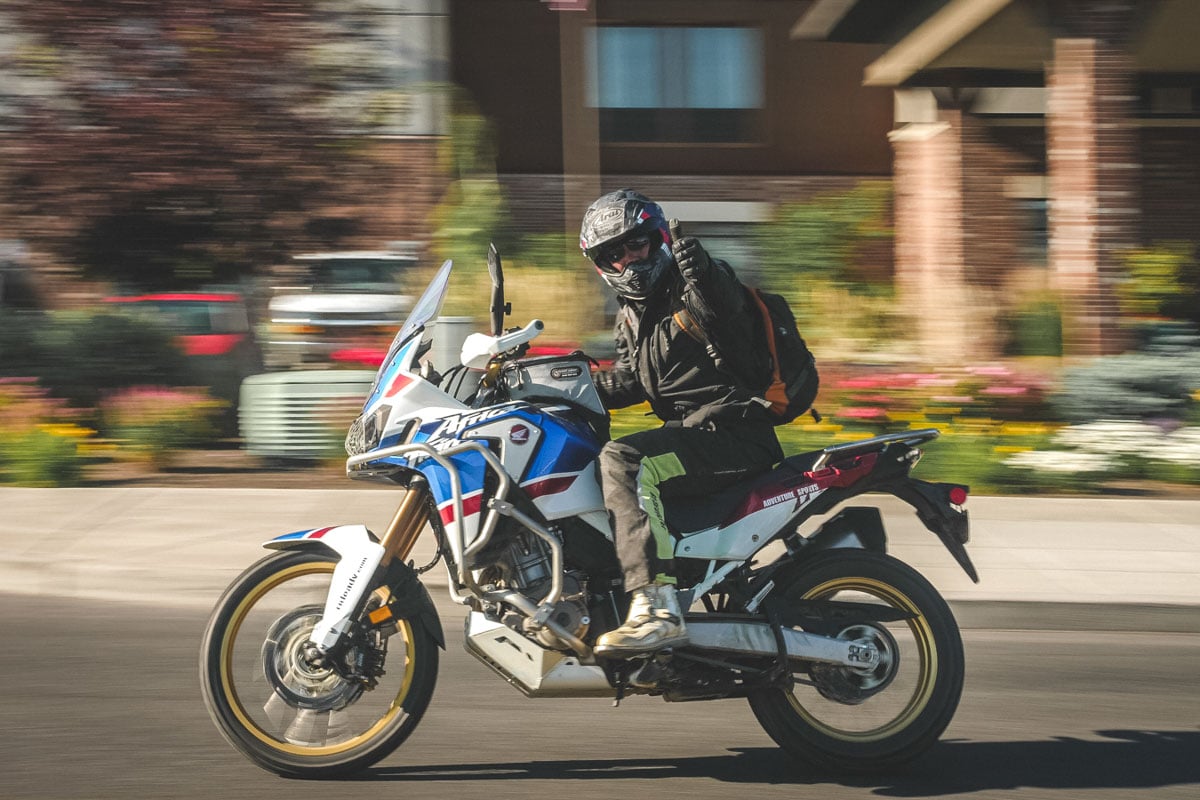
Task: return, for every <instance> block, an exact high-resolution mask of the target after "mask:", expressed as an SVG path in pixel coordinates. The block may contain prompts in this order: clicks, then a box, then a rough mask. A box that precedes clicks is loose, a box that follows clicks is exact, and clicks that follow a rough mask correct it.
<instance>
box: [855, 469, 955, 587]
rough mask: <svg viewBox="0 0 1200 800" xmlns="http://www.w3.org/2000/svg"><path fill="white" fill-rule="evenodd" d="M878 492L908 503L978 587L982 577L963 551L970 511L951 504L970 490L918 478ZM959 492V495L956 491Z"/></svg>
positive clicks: (902, 481)
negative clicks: (953, 499)
mask: <svg viewBox="0 0 1200 800" xmlns="http://www.w3.org/2000/svg"><path fill="white" fill-rule="evenodd" d="M877 490H883V491H888V492H891V493H892V494H894V495H895V496H896V497H899V498H900V499H901V500H903V501H904V502H906V503H908V504H909V505H910V506H912V507H913V508H914V509H916V511H917V517H919V518H920V520H921V522H923V523H924V524H925V527H926V528H928V529H929V530H931V531H933V532H934V533H936V534H937V537H938V539H940V540H941V542H942V544H943V545H945V546H946V549H947V550H949V551H950V555H952V556H954V560H955V561H957V562H958V565H959V566H960V567H962V568H963V571H964V572H966V573H967V576H968V577H970V579H971V580H972V581H974V582H975V583H979V573H977V572H976V571H975V565H974V564H972V563H971V557H970V556H968V555H967V548H966V547H964V546H963V545H965V544H966V543H967V541H968V539H969V538H970V518H969V517H968V515H967V510H966V509H965V508H963V507H962V506H961V505H957V504H955V503H954V502H953V501H951V499H950V498H951V493H952V492H955V493H957V494H961V495H962V498H965V497H966V496H967V492H968V487H966V486H964V485H962V484H959V483H930V482H929V481H922V480H917V479H916V478H904V479H903V480H898V481H893V482H891V483H889V484H887V485H885V486H881V487H878V489H877ZM956 490H957V491H956Z"/></svg>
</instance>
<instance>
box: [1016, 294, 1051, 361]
mask: <svg viewBox="0 0 1200 800" xmlns="http://www.w3.org/2000/svg"><path fill="white" fill-rule="evenodd" d="M1002 324H1003V326H1004V327H1005V328H1006V333H1007V340H1008V341H1007V347H1006V350H1007V352H1006V355H1010V356H1061V355H1062V354H1063V336H1062V308H1061V307H1060V305H1059V303H1058V301H1057V300H1055V299H1051V298H1042V299H1038V300H1032V301H1029V302H1026V303H1023V304H1021V305H1019V306H1018V307H1017V308H1016V309H1015V310H1014V311H1012V312H1010V313H1009V314H1007V315H1006V316H1005V317H1004V318H1003V320H1002Z"/></svg>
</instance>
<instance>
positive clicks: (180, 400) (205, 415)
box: [100, 386, 225, 465]
mask: <svg viewBox="0 0 1200 800" xmlns="http://www.w3.org/2000/svg"><path fill="white" fill-rule="evenodd" d="M224 407H225V404H224V403H222V402H221V401H219V400H214V399H212V398H211V397H210V396H209V395H208V393H207V392H204V391H203V390H200V389H164V388H161V387H149V386H138V387H134V388H132V389H126V390H124V391H121V392H117V393H115V394H112V395H110V396H109V397H107V398H106V399H105V400H104V401H103V402H102V403H101V404H100V413H101V416H102V418H103V419H104V422H105V426H106V428H107V430H108V431H109V433H110V434H111V435H112V437H113V438H114V439H116V440H118V442H119V443H120V445H121V448H122V449H123V450H124V451H125V452H128V453H131V454H132V455H134V456H135V457H140V458H146V459H148V460H150V461H151V462H153V463H155V464H158V465H162V464H164V463H166V462H167V461H168V460H169V459H170V457H171V455H172V454H173V453H175V452H177V451H179V450H183V449H186V448H189V447H197V446H200V445H204V444H207V443H209V442H211V441H212V440H213V439H214V438H215V437H216V435H217V427H216V419H217V417H218V416H219V415H220V413H221V409H223V408H224Z"/></svg>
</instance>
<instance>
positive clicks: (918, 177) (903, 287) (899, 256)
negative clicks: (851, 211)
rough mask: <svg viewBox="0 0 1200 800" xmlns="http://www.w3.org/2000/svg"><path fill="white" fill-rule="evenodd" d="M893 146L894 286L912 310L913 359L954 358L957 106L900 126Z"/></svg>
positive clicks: (962, 311) (960, 263) (958, 235)
mask: <svg viewBox="0 0 1200 800" xmlns="http://www.w3.org/2000/svg"><path fill="white" fill-rule="evenodd" d="M888 138H889V139H890V140H891V142H892V147H893V150H894V153H895V155H894V161H893V172H894V180H895V209H896V210H895V214H896V250H895V252H896V256H895V258H896V289H897V297H898V298H899V300H900V303H901V305H902V306H903V307H904V308H905V309H906V310H907V311H908V312H909V313H910V314H912V316H913V322H914V325H915V326H916V332H917V340H918V347H919V350H918V355H919V357H920V358H921V359H922V360H924V361H928V362H930V363H943V364H944V363H953V362H955V361H958V360H961V359H962V358H963V357H964V355H965V353H964V349H965V348H966V342H967V340H968V338H969V333H970V313H969V309H968V308H967V292H966V287H965V281H964V278H965V263H964V257H963V191H962V173H963V165H962V156H963V153H962V112H961V111H960V110H956V109H950V110H947V109H940V110H939V111H938V121H937V122H923V123H914V124H909V125H905V126H904V127H902V128H898V129H897V130H894V131H892V132H891V134H890V135H889V137H888Z"/></svg>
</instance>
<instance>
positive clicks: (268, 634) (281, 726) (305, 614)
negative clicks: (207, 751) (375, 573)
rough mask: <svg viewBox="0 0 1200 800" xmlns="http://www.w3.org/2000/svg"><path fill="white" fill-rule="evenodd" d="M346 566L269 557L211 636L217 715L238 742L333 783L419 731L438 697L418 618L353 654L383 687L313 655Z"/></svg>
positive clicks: (247, 575) (207, 677)
mask: <svg viewBox="0 0 1200 800" xmlns="http://www.w3.org/2000/svg"><path fill="white" fill-rule="evenodd" d="M334 566H335V562H334V561H332V560H331V559H330V558H329V557H328V556H326V555H322V554H320V553H313V552H310V551H288V552H283V553H278V554H276V555H271V556H268V557H266V558H264V559H263V560H261V561H259V562H258V563H257V564H255V565H253V566H252V567H250V568H249V569H247V570H246V571H245V572H243V573H242V574H241V575H240V576H239V577H238V579H237V580H236V581H234V583H233V584H232V585H231V586H230V587H229V588H228V589H227V590H226V591H225V594H224V595H222V597H221V599H220V600H219V601H218V602H217V607H216V608H215V609H214V611H213V614H212V617H211V619H209V622H208V627H207V629H206V630H205V633H204V643H203V645H202V646H201V650H200V682H201V686H202V689H203V692H204V700H205V704H206V705H207V706H208V710H209V714H210V715H211V716H212V718H213V721H214V722H216V724H217V727H218V728H219V729H220V731H221V733H222V734H223V735H224V736H225V738H226V739H227V740H228V741H229V742H230V743H231V744H232V745H233V746H234V747H236V748H237V749H238V750H240V751H241V752H242V753H243V754H245V755H246V756H247V757H248V758H249V759H250V760H251V761H253V762H255V763H256V764H258V765H259V766H261V767H264V768H265V769H268V770H270V771H272V772H276V773H278V774H280V775H287V776H291V777H303V778H328V777H333V776H338V775H346V774H349V773H352V772H355V771H358V770H361V769H363V768H365V767H368V766H370V765H371V764H374V763H375V762H377V761H379V760H380V759H382V758H384V757H385V756H387V755H388V754H389V753H391V752H392V751H393V750H395V749H396V748H397V747H398V746H399V745H400V743H401V742H403V741H404V739H405V738H406V737H407V736H408V735H409V734H410V733H412V731H413V729H414V728H415V727H416V725H417V722H418V721H419V720H420V718H421V715H422V714H423V713H424V711H425V709H426V707H427V706H428V705H429V700H430V698H431V697H432V695H433V688H434V683H435V681H436V679H437V665H438V648H437V644H436V643H435V641H434V639H433V637H432V636H431V635H430V634H429V632H428V631H426V629H425V627H424V626H423V625H422V624H420V623H419V622H418V621H416V620H404V619H400V620H397V623H398V624H397V626H396V631H395V633H393V634H392V635H390V636H387V637H385V636H383V635H382V633H380V634H378V635H375V634H372V635H364V636H363V637H361V639H360V640H357V641H355V642H353V644H352V647H351V650H350V651H349V652H348V653H347V655H346V661H348V662H354V663H357V664H360V665H365V669H367V670H368V671H369V672H370V674H371V675H372V676H373V678H374V679H375V680H376V681H377V683H376V685H374V686H373V687H371V686H369V685H368V684H367V683H365V682H364V681H362V680H359V679H355V678H352V677H351V678H347V677H344V674H343V673H344V672H345V671H344V670H343V672H342V673H340V672H338V671H337V670H334V669H332V668H329V667H322V666H317V665H314V664H312V663H310V661H309V659H307V658H305V648H304V644H305V642H307V640H308V636H309V634H310V633H311V631H312V629H313V627H315V625H316V624H317V622H318V621H319V620H320V618H321V613H322V609H323V608H324V603H325V596H326V594H327V593H328V590H329V582H330V578H331V576H332V573H333V569H334ZM386 591H387V590H386V589H380V590H378V593H380V594H381V595H382V594H386ZM380 599H381V600H386V598H385V597H382V596H381V598H380Z"/></svg>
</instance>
